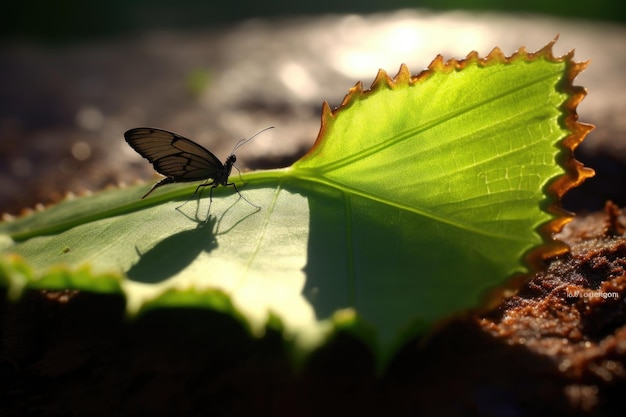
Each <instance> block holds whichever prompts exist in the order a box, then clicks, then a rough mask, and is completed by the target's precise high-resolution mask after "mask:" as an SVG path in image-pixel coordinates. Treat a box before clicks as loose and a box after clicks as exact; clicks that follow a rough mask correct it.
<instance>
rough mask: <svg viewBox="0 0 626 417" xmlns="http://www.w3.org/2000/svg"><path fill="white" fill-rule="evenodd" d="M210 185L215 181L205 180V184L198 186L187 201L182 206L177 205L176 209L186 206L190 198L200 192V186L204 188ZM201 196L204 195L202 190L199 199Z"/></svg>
mask: <svg viewBox="0 0 626 417" xmlns="http://www.w3.org/2000/svg"><path fill="white" fill-rule="evenodd" d="M209 185H213V183H210V182H205V183H203V184H200V185H198V186H197V187H196V189H195V191H194V192H193V194H191V195H190V196H189V198H188V199H187V200H185V202H184V203H183V204H181V205H180V206H178V207H176V210H178V209H179V208H181V207H182V206H184V205H185V204H187V203H188V202H189V200H191V198H192V197H193V196H194V195H196V194H197V193H198V190H200V188H204V187H207V186H209ZM200 197H202V191H200V196H198V199H200Z"/></svg>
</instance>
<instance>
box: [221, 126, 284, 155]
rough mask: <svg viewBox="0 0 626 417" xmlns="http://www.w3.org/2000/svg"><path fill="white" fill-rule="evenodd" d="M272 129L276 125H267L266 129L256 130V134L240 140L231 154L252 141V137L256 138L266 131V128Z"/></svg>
mask: <svg viewBox="0 0 626 417" xmlns="http://www.w3.org/2000/svg"><path fill="white" fill-rule="evenodd" d="M270 129H274V126H270V127H266V128H265V129H262V130H259V131H258V132H256V133H255V134H254V135H252V136H250V137H249V138H247V139H241V140H240V141H239V142H237V144H236V145H235V147H234V148H233V150H232V152H231V153H230V154H231V155H232V154H234V153H235V151H236V150H237V149H239V148H240V147H242V146H243V145H245V144H246V143H248V142H250V141H251V140H252V139H254V138H256V137H257V136H259V135H260V134H261V133H263V132H265V131H266V130H270Z"/></svg>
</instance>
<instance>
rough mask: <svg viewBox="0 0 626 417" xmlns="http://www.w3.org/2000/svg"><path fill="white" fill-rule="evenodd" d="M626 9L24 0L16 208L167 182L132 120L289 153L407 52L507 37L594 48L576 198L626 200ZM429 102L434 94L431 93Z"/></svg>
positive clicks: (10, 48)
mask: <svg viewBox="0 0 626 417" xmlns="http://www.w3.org/2000/svg"><path fill="white" fill-rule="evenodd" d="M625 20H626V15H624V14H623V13H620V11H619V3H618V2H617V0H597V1H595V2H584V3H583V2H582V1H580V0H575V1H569V2H567V3H564V2H562V1H549V0H543V1H539V0H532V1H525V2H501V1H495V0H480V1H473V2H464V1H463V2H462V1H459V0H457V1H453V0H447V1H446V0H444V1H435V0H422V1H408V0H385V1H381V0H378V1H374V0H371V1H360V2H358V3H357V2H351V1H347V0H338V1H335V2H332V3H331V2H328V1H317V2H289V3H285V2H284V1H277V0H274V1H265V2H252V1H239V2H238V1H229V2H208V1H199V0H178V1H175V2H174V1H166V0H157V1H154V0H151V1H148V0H135V1H132V0H126V1H121V0H110V1H107V2H99V1H94V2H83V1H78V0H63V1H56V2H50V1H43V0H32V1H24V2H11V3H10V4H6V5H3V12H2V25H0V213H12V214H17V213H19V212H20V211H22V210H23V209H25V208H27V207H34V206H36V205H37V204H38V203H42V204H50V203H53V202H55V201H58V200H59V199H60V198H62V197H63V196H64V195H65V194H66V193H67V192H73V193H80V192H82V191H84V190H99V189H102V188H104V187H106V186H107V185H112V184H117V183H118V182H120V181H122V182H126V183H132V182H134V181H136V180H137V179H143V180H153V179H154V178H153V176H154V171H153V170H152V167H151V166H150V164H149V163H148V162H147V161H145V160H144V159H143V158H141V157H140V156H139V155H138V154H136V153H135V152H134V151H133V150H132V149H130V147H129V146H128V145H127V144H126V143H125V141H124V139H123V133H124V131H126V130H128V129H130V128H133V127H138V126H154V127H160V128H163V129H167V130H171V131H174V132H177V133H180V134H182V135H184V136H186V137H189V138H190V139H193V140H195V141H197V142H199V143H201V144H202V145H204V146H206V147H207V148H209V149H210V150H211V151H213V152H214V153H215V154H216V155H217V156H218V157H219V158H220V159H222V160H223V159H224V158H225V157H226V156H227V155H228V153H229V152H230V150H231V149H232V146H233V145H234V144H235V143H236V142H237V140H239V139H241V138H245V137H249V136H251V135H253V134H254V133H256V132H257V131H259V130H260V129H262V128H264V127H267V126H276V129H273V130H271V131H269V132H266V133H264V134H263V135H261V136H260V137H258V138H256V139H255V140H254V141H252V142H250V143H249V144H247V145H246V146H245V147H243V148H242V149H240V150H239V151H238V152H237V156H238V165H239V167H240V168H242V169H244V168H253V169H259V168H274V167H283V166H287V165H289V164H290V163H291V162H293V161H294V160H296V159H297V158H298V157H299V156H301V155H302V154H304V153H305V152H306V150H307V149H308V148H309V147H310V146H311V145H312V144H313V142H314V140H315V138H316V136H317V132H318V130H319V121H320V110H321V106H322V103H323V102H324V101H328V102H329V104H330V105H331V107H335V106H337V105H339V104H340V103H341V100H342V99H343V96H344V95H345V94H346V93H347V91H348V89H349V88H350V87H352V86H353V85H354V84H355V83H356V82H357V81H362V82H363V84H364V86H365V87H367V86H369V85H370V83H371V82H372V81H373V79H374V77H375V76H376V73H377V71H378V69H379V68H382V69H384V70H386V71H387V72H388V73H389V74H390V75H395V73H396V72H397V70H398V68H399V66H400V64H401V63H406V64H407V65H409V68H410V69H411V72H412V73H418V72H420V71H421V70H422V69H424V68H425V67H426V66H428V64H429V63H430V62H431V61H432V59H433V58H434V57H435V56H436V55H437V54H442V55H443V56H444V58H446V59H448V58H453V57H454V58H462V57H464V56H466V55H467V54H468V53H469V52H470V51H472V50H476V51H478V52H479V54H480V55H481V56H484V55H486V54H488V53H489V51H490V50H491V49H492V48H493V47H495V46H499V47H500V48H501V49H502V50H503V51H504V52H505V53H506V54H507V55H510V54H512V53H513V52H514V51H515V50H516V49H518V48H519V47H520V46H526V48H527V49H528V50H529V51H534V50H537V49H539V48H541V47H542V46H544V45H545V44H546V43H548V42H549V41H551V40H552V39H553V38H554V37H555V36H556V35H557V34H558V35H559V36H560V37H559V41H558V42H557V44H556V46H555V53H557V54H559V55H561V54H564V53H566V52H568V51H569V50H571V49H574V48H575V49H576V55H575V57H576V59H577V60H581V61H584V60H591V64H590V66H589V68H588V69H587V71H586V72H584V73H583V74H582V75H581V76H579V77H578V78H577V80H576V84H578V85H583V86H585V87H587V88H588V90H589V96H588V97H587V98H586V99H585V100H584V101H583V103H582V104H581V105H580V106H579V115H580V120H581V121H583V122H587V123H592V124H595V125H596V126H597V127H596V129H595V130H594V131H593V132H592V133H591V134H590V135H589V136H588V138H587V140H586V141H585V143H584V145H583V146H582V147H581V148H580V150H579V151H578V152H577V156H578V159H580V160H581V161H583V162H585V163H586V164H587V165H589V166H592V167H593V168H594V169H595V170H596V172H597V176H596V178H594V179H592V180H589V181H588V182H587V183H586V184H585V185H583V186H582V187H580V189H577V190H574V191H572V192H570V193H569V194H568V196H567V197H566V200H565V205H566V208H569V209H571V210H582V209H587V210H596V209H599V208H601V207H602V205H603V204H604V201H605V200H607V199H612V200H613V201H615V202H617V203H618V204H620V205H624V204H626V193H624V191H625V190H624V179H625V178H626V168H625V166H624V165H625V164H624V163H625V162H626V142H625V134H626V119H625V118H624V114H626V98H625V95H624V91H625V88H626V77H624V72H625V71H624V66H625V65H626V24H625ZM424 105H428V103H424Z"/></svg>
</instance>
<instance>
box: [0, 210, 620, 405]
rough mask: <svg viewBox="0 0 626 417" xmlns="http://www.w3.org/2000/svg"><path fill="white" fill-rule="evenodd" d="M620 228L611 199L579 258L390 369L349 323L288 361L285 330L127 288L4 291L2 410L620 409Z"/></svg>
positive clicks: (577, 248) (442, 332)
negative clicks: (298, 365)
mask: <svg viewBox="0 0 626 417" xmlns="http://www.w3.org/2000/svg"><path fill="white" fill-rule="evenodd" d="M623 233H624V227H623V218H622V216H621V211H620V210H618V209H617V207H616V206H614V205H611V204H608V205H607V207H606V209H605V212H604V213H595V214H592V215H588V216H581V217H578V218H576V219H575V220H574V222H572V223H571V224H570V225H568V226H567V227H566V229H565V230H564V231H563V232H562V233H561V235H560V237H561V238H562V239H563V240H565V241H566V242H568V243H569V244H570V245H571V252H570V253H569V254H567V255H564V256H562V257H560V258H558V259H552V260H550V261H549V264H548V267H547V269H546V271H545V272H542V273H539V274H537V275H536V276H534V277H533V279H532V280H531V281H530V282H528V284H527V285H526V286H524V287H523V288H522V289H521V290H520V291H519V292H518V293H517V294H516V295H515V296H513V297H510V298H508V299H506V300H505V301H504V302H502V303H501V304H500V305H499V306H498V307H497V308H496V309H494V310H492V311H490V312H488V313H485V314H474V315H468V316H466V317H463V318H460V319H457V320H454V321H451V322H449V323H447V324H446V325H445V326H443V327H442V328H440V329H439V330H438V331H437V332H435V333H434V334H432V335H429V336H428V337H427V338H426V339H424V340H416V341H413V342H411V343H409V344H407V345H406V346H405V347H404V349H403V350H402V351H401V352H400V353H399V354H398V355H397V357H396V358H395V360H394V361H393V363H392V365H391V367H390V368H389V370H388V371H387V373H386V374H385V375H383V376H377V375H376V371H375V367H374V360H373V357H372V355H371V354H370V353H369V352H368V350H367V349H366V347H365V346H364V345H362V344H361V343H360V342H358V341H356V340H354V339H352V338H351V337H350V336H348V335H343V336H340V337H338V338H336V339H335V340H333V341H332V342H331V343H330V344H329V345H327V346H326V347H325V348H323V349H322V350H321V351H319V352H317V353H316V354H314V355H313V357H312V358H311V360H310V362H309V363H308V364H307V366H306V367H305V368H304V369H303V370H301V371H299V372H294V371H293V370H292V369H291V367H290V365H289V360H288V359H287V358H288V353H287V352H285V350H284V347H283V343H282V341H281V337H280V335H279V334H276V333H269V334H267V335H266V336H265V337H264V338H263V339H261V340H250V339H249V338H248V336H247V335H246V333H245V331H244V330H243V329H242V328H241V327H240V326H239V325H238V324H237V323H235V322H234V321H233V320H232V319H230V318H228V317H225V316H221V315H219V314H217V313H214V312H208V311H204V310H178V309H177V310H167V311H156V312H151V313H148V314H146V315H144V316H142V317H140V318H139V319H138V320H135V321H128V320H126V319H125V316H124V308H125V306H124V300H123V299H121V298H119V297H112V296H103V295H95V294H88V293H79V292H68V291H64V292H50V291H41V292H30V293H28V294H27V295H26V296H25V297H23V299H22V300H21V301H20V302H19V303H17V304H13V303H7V302H6V301H2V303H3V304H2V306H1V310H0V311H1V320H2V321H1V326H2V327H1V329H2V333H1V335H2V351H1V353H0V414H1V415H2V416H13V415H20V416H27V415H116V416H130V415H139V414H142V415H185V416H191V415H228V416H239V415H241V416H243V415H257V416H258V415H274V416H317V415H383V414H385V415H429V416H438V415H442V416H444V415H445V416H456V415H458V416H461V415H463V416H467V415H472V416H502V415H506V416H532V415H539V414H543V415H547V414H546V413H549V415H553V416H556V415H563V416H570V415H571V416H574V415H585V416H610V415H621V411H620V410H621V407H620V406H621V401H622V394H623V393H624V392H625V390H626V370H625V363H626V320H625V318H626V315H625V308H626V307H625V300H626V298H625V297H626V292H625V288H626V268H625V267H626V240H625V239H624V238H623V237H622V235H623ZM0 299H1V300H6V297H4V296H1V297H0ZM208 323H210V324H208ZM215 335H220V336H219V337H217V338H216V337H215Z"/></svg>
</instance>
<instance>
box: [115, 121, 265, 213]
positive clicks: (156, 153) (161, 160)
mask: <svg viewBox="0 0 626 417" xmlns="http://www.w3.org/2000/svg"><path fill="white" fill-rule="evenodd" d="M273 127H274V126H270V127H267V128H265V129H263V130H261V131H259V132H257V133H256V134H255V135H253V136H252V137H249V138H247V139H242V140H240V141H239V142H237V144H236V145H235V147H234V148H233V150H232V152H231V153H230V155H229V156H228V157H227V158H226V161H225V162H224V163H221V162H220V160H219V159H217V157H216V156H215V155H213V153H212V152H211V151H209V150H208V149H206V148H205V147H204V146H202V145H199V144H197V143H196V142H194V141H192V140H190V139H187V138H185V137H183V136H181V135H178V134H176V133H172V132H168V131H167V130H161V129H156V128H152V127H138V128H135V129H130V130H129V131H127V132H126V133H124V138H125V139H126V142H127V143H128V144H129V145H130V146H131V148H133V149H134V150H135V151H137V153H139V154H140V155H141V156H143V157H144V158H146V159H147V160H148V161H149V162H150V163H152V166H154V169H155V170H156V171H157V172H158V173H159V174H161V175H164V176H165V178H163V179H162V180H161V181H159V182H157V183H156V184H154V186H152V188H151V189H150V191H148V192H147V193H146V194H145V195H144V196H143V197H141V198H146V197H147V196H148V195H149V194H150V193H151V192H153V191H154V190H155V189H157V188H158V187H161V186H163V185H167V184H172V183H175V182H193V181H201V180H207V182H205V183H203V184H200V185H198V187H197V188H196V190H195V191H194V195H195V194H196V193H197V192H198V190H200V188H203V187H211V190H210V193H209V201H210V202H213V189H214V188H216V187H218V186H220V185H222V186H224V187H227V186H232V187H233V188H234V189H235V191H236V192H237V194H239V197H241V198H243V196H242V195H241V193H240V192H239V190H238V189H237V186H236V185H235V183H234V182H228V177H229V176H230V171H231V170H232V168H233V165H234V164H235V162H236V161H237V157H236V156H235V151H236V150H237V149H239V148H240V147H241V146H242V145H244V144H245V143H247V142H248V141H250V140H252V139H254V138H255V137H256V136H258V135H259V134H261V133H262V132H265V131H266V130H269V129H272V128H273ZM235 168H236V167H235ZM209 180H212V181H211V182H209ZM243 199H244V200H246V199H245V198H243ZM246 201H248V200H246ZM248 203H249V204H251V205H253V206H254V204H252V203H250V202H249V201H248ZM255 207H256V206H255ZM209 208H210V206H209Z"/></svg>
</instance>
